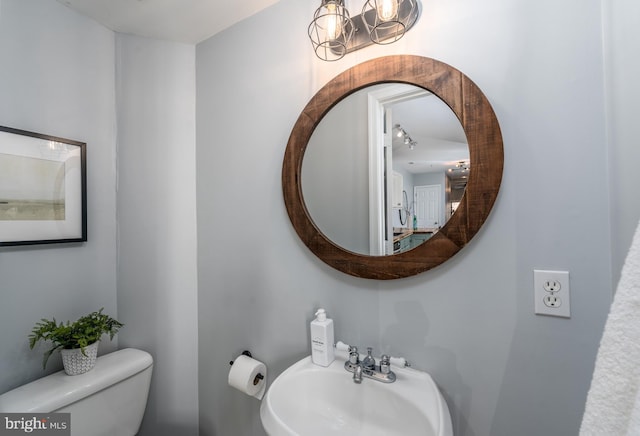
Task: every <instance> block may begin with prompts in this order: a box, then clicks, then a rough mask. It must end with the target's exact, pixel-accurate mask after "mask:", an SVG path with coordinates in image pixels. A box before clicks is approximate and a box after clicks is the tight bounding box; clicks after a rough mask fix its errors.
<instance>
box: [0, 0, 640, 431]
mask: <svg viewBox="0 0 640 436" xmlns="http://www.w3.org/2000/svg"><path fill="white" fill-rule="evenodd" d="M301 3H303V2H297V1H293V0H282V1H281V2H280V3H279V4H277V5H275V6H273V7H272V8H270V9H268V10H266V11H264V12H262V13H260V14H258V15H256V16H254V17H252V18H250V19H248V20H246V21H244V22H242V23H239V24H238V25H236V26H234V27H232V28H230V29H228V30H227V31H225V32H223V33H221V34H219V35H217V36H216V37H214V38H212V39H210V40H208V41H206V42H204V43H202V44H200V45H198V46H197V47H196V55H197V63H196V68H195V71H196V73H197V80H196V86H197V93H195V92H194V91H193V88H194V86H193V71H194V66H193V62H194V58H193V51H192V50H193V48H192V47H186V46H182V45H179V44H177V45H176V44H170V43H168V44H164V43H163V44H156V42H152V41H148V40H140V39H138V38H133V37H131V38H130V37H118V49H117V50H116V47H115V46H116V44H115V41H114V40H115V38H114V34H113V32H110V31H108V30H106V29H104V28H103V27H101V26H99V25H97V24H95V23H93V22H92V21H91V20H88V19H86V18H83V17H80V16H78V15H76V14H75V13H73V12H71V11H70V10H68V9H67V8H65V7H64V6H62V5H61V4H59V3H58V2H54V1H50V0H30V1H28V2H25V1H22V0H0V59H2V61H0V62H1V65H2V68H0V95H2V99H0V124H1V125H6V126H11V127H16V128H21V129H26V130H32V131H37V132H42V133H48V134H54V135H58V136H63V137H67V138H71V139H77V140H81V141H86V142H87V143H88V170H89V171H88V177H89V183H88V189H89V203H88V206H89V242H87V243H86V244H78V245H65V246H50V247H31V248H2V249H0V277H2V285H0V294H1V298H2V300H1V304H0V328H2V329H3V331H5V332H7V333H6V334H4V335H3V336H2V338H1V339H0V345H1V346H0V350H1V351H0V392H4V391H5V390H8V389H10V388H13V387H15V386H18V385H20V384H22V383H24V382H26V381H29V380H33V379H35V378H37V377H40V376H41V375H43V374H46V373H49V372H51V371H53V370H56V369H59V368H60V364H59V363H57V364H50V367H49V369H48V370H47V371H46V372H44V373H43V372H42V371H41V369H40V361H41V354H40V352H39V351H41V350H38V351H30V350H29V349H28V345H27V340H26V336H27V334H28V332H29V330H30V329H31V327H32V326H33V323H34V322H35V321H37V320H38V319H39V318H40V317H43V316H53V315H55V316H56V317H58V318H59V319H73V318H76V317H78V316H80V315H82V314H84V313H86V312H88V311H91V310H94V309H96V308H99V307H103V306H104V307H105V310H106V311H107V312H109V313H115V312H116V298H117V300H118V305H117V308H118V311H117V314H118V317H119V318H122V319H123V321H124V322H126V323H127V325H128V326H135V329H133V328H131V329H128V328H125V329H124V330H123V331H122V333H121V334H120V335H119V339H120V344H119V345H120V346H129V345H132V346H140V347H141V348H145V347H148V348H149V349H152V351H153V352H154V353H155V357H156V375H161V376H162V379H161V380H155V381H154V388H153V390H152V398H151V400H150V406H149V407H150V409H149V413H148V416H147V418H146V420H145V424H144V425H145V430H144V431H145V432H146V434H161V432H162V431H164V430H162V429H161V428H164V429H168V431H169V432H171V430H173V431H174V432H180V433H181V434H196V433H197V430H196V424H195V420H196V418H195V411H196V410H197V409H198V404H197V401H198V400H199V401H200V404H199V410H200V426H201V429H200V434H202V435H203V436H207V435H226V434H234V435H260V434H263V432H262V429H261V425H260V422H259V418H258V408H259V402H258V401H257V400H255V399H252V398H249V397H247V396H244V395H242V394H240V393H239V392H237V391H235V390H233V389H232V388H230V387H228V386H227V383H226V378H227V371H228V361H229V360H230V359H232V358H233V357H235V355H237V354H238V353H240V352H241V351H242V350H243V349H245V348H249V349H251V350H252V351H253V352H254V354H255V356H256V357H258V358H260V359H262V360H264V361H265V362H266V363H267V364H268V366H269V378H270V379H271V380H273V378H274V377H275V376H277V374H279V373H280V372H281V371H282V370H283V369H284V368H286V367H287V366H288V365H290V364H291V363H293V362H294V361H295V360H297V359H299V358H301V357H303V356H305V355H307V354H308V352H309V350H308V347H309V346H308V327H307V326H308V322H309V321H310V320H311V317H312V313H313V311H314V309H315V308H317V307H318V306H320V305H322V306H324V307H326V308H327V310H328V311H329V313H330V314H331V316H333V318H334V319H335V321H336V337H337V338H338V339H342V340H345V341H346V342H350V343H354V344H357V345H360V346H364V345H372V346H374V347H375V348H376V351H377V352H378V353H379V352H382V351H385V352H391V353H392V354H397V355H404V356H406V357H407V358H408V359H409V360H411V361H412V362H413V364H414V366H415V367H417V368H420V369H425V370H428V371H430V372H431V373H432V374H433V375H434V378H435V379H436V381H437V382H438V384H439V385H440V387H441V388H442V390H443V393H444V395H445V397H446V398H447V401H448V403H449V406H450V407H451V410H452V413H453V417H454V423H455V426H456V434H457V435H476V436H482V435H492V436H493V435H498V436H499V435H513V434H518V435H525V436H526V435H532V436H534V435H535V436H537V435H539V434H547V435H562V436H565V435H570V434H576V433H577V429H578V425H579V420H580V416H581V414H582V409H583V407H584V400H585V397H586V391H587V389H588V386H589V380H590V373H591V371H592V367H593V361H594V358H595V352H596V348H597V343H598V341H599V338H600V335H601V330H602V325H603V323H604V318H605V316H606V313H607V310H608V304H609V300H610V297H611V292H612V287H613V284H614V283H615V282H616V281H617V276H618V274H619V269H620V267H621V264H622V262H623V259H624V256H625V254H626V251H627V249H628V245H629V243H630V238H631V234H632V232H633V228H634V227H635V225H636V223H637V220H638V218H639V217H640V205H639V203H638V202H637V201H633V199H634V198H635V197H634V195H633V193H634V191H633V189H634V187H635V186H637V185H638V181H639V180H638V176H637V173H636V171H635V169H634V168H633V167H632V165H631V164H632V163H633V162H636V161H637V160H638V155H637V153H638V151H637V150H638V148H637V147H635V143H636V142H637V140H636V138H637V137H638V133H640V132H638V126H637V123H635V120H634V117H633V115H635V112H636V111H635V105H634V101H637V98H636V97H634V96H638V94H639V92H640V87H638V85H637V84H636V82H635V81H633V80H632V78H633V77H636V76H637V75H638V74H637V72H638V66H639V65H638V61H637V59H636V58H635V57H634V56H630V55H628V53H636V52H637V41H640V35H638V32H640V30H638V29H637V26H635V27H634V26H633V25H632V24H634V23H632V17H635V16H637V14H638V9H637V8H638V6H637V4H636V3H635V2H634V1H633V0H616V1H615V2H614V1H612V0H605V1H604V2H602V4H603V5H604V8H603V11H604V16H603V17H601V11H600V6H601V4H600V2H599V1H595V0H590V1H587V2H584V1H578V0H570V1H567V2H564V3H562V4H558V3H557V2H551V1H543V2H530V1H524V0H521V1H519V2H510V1H507V0H490V1H487V2H482V4H480V3H478V2H470V1H459V2H454V3H452V2H440V3H426V4H425V11H424V13H423V16H422V18H421V20H420V22H419V23H418V24H417V26H416V27H415V28H414V30H412V31H411V33H410V34H408V35H407V36H406V37H405V38H404V39H403V40H402V41H400V42H399V43H397V44H395V45H392V46H388V47H372V48H368V49H365V50H363V51H360V52H357V53H354V54H352V55H349V56H348V57H347V58H345V59H344V60H343V61H341V62H338V63H333V64H326V63H322V62H320V61H318V60H316V59H315V58H314V57H313V54H312V52H311V49H310V45H309V43H308V41H307V40H306V38H305V37H304V35H305V32H306V26H307V22H308V21H309V18H308V17H309V16H310V14H311V13H312V12H313V9H314V8H315V6H316V5H313V4H311V3H309V4H308V5H304V4H301ZM549 11H553V13H550V12H549ZM602 18H603V22H604V24H605V26H604V30H605V32H604V36H605V39H604V57H603V56H601V54H600V53H602V49H603V45H602V39H601V36H602V35H601V27H602V26H601V19H602ZM291 23H294V24H293V25H291ZM488 23H489V24H488ZM540 23H544V26H541V25H540ZM290 25H291V26H290ZM269 34H273V35H274V40H276V41H278V42H279V46H278V50H274V46H273V44H272V43H271V42H270V41H269V40H267V39H266V38H264V35H269ZM291 35H303V36H302V37H295V38H293V37H291ZM116 53H117V56H122V58H121V59H120V61H118V62H116ZM397 53H412V54H420V55H425V56H431V57H434V58H437V59H440V60H443V61H445V62H448V63H450V64H452V65H453V66H455V67H457V68H459V69H461V70H462V71H463V72H465V73H466V74H467V75H468V76H469V77H471V78H472V79H473V80H474V81H475V82H476V83H478V85H479V86H480V87H481V88H482V89H483V91H484V92H485V93H486V95H487V96H488V97H489V99H490V101H491V102H492V104H493V106H494V109H495V110H496V112H497V115H498V119H499V120H500V122H501V126H502V130H503V135H504V142H505V157H506V167H505V173H504V185H503V188H502V190H501V193H500V197H499V199H498V202H497V204H496V206H495V210H494V211H493V213H492V215H491V217H490V219H489V222H488V223H487V225H486V226H485V227H484V228H483V230H482V231H481V232H480V234H479V235H478V236H477V237H476V238H475V239H474V241H473V242H472V243H471V244H470V245H469V246H468V247H466V248H465V249H464V250H463V252H462V253H460V254H459V255H458V256H456V258H454V259H453V260H452V261H450V262H448V263H446V264H445V265H443V266H441V267H439V268H437V269H436V270H434V271H431V272H427V273H424V274H422V275H419V276H416V277H413V278H408V279H403V280H398V281H393V282H375V281H368V280H360V279H355V278H352V277H349V276H346V275H344V274H342V273H339V272H337V271H334V270H332V269H330V268H329V267H327V266H325V265H324V264H323V263H322V262H320V261H319V260H317V259H316V258H315V257H314V256H313V255H311V254H310V252H309V251H308V250H307V249H306V247H304V246H303V245H302V244H301V243H300V242H299V240H298V239H297V237H296V235H295V232H294V231H293V229H292V227H291V225H290V223H289V221H288V218H287V215H286V212H285V210H284V205H283V204H282V194H281V189H280V169H281V168H280V165H281V162H282V156H283V153H284V147H285V144H286V141H287V138H288V136H289V133H290V130H291V127H292V126H293V123H294V122H295V119H296V118H297V116H298V114H299V112H300V110H301V109H302V108H303V107H304V105H305V104H306V102H307V101H308V100H309V98H310V97H311V96H312V95H313V94H314V93H315V91H317V89H319V87H320V86H322V85H323V84H324V83H326V81H328V80H329V79H330V78H332V77H333V76H335V75H336V74H338V73H339V72H341V71H343V70H344V69H346V68H348V67H349V66H352V65H355V64H357V63H359V62H361V61H364V60H366V59H369V58H373V57H377V56H381V55H386V54H397ZM137 56H140V59H137V58H136V57H137ZM165 61H166V62H165ZM116 64H117V65H118V79H117V80H116V77H115V74H114V72H115V68H114V65H116ZM603 70H604V72H605V73H606V75H604V76H603V74H602V71H603ZM116 83H118V84H119V90H120V91H119V101H118V104H116V97H115V94H116V90H115V88H116V86H115V85H116ZM605 85H606V93H605V92H604V88H605ZM128 86H130V88H127V87H128ZM188 88H191V91H189V89H188ZM124 89H130V92H129V93H127V94H126V95H123V93H122V91H123V90H124ZM196 94H197V106H196V110H197V112H196V113H197V121H198V126H197V130H195V131H196V133H197V157H198V161H197V165H196V169H197V188H194V186H193V172H192V170H193V161H192V156H193V152H194V149H193V138H189V134H190V132H191V134H193V132H194V126H193V117H194V111H193V107H192V105H193V98H194V95H196ZM604 95H606V96H607V99H606V100H605V97H604ZM138 104H139V105H140V106H137V105H138ZM138 107H141V108H142V109H144V111H151V112H152V113H151V114H149V113H146V112H140V111H137V110H136V108H138ZM605 108H606V112H605ZM116 113H118V120H117V124H118V126H119V130H120V131H119V134H118V140H117V141H118V143H119V145H118V153H119V158H118V168H119V170H118V172H119V173H120V174H119V177H120V183H119V185H120V188H119V191H118V197H119V199H118V203H117V207H118V209H119V212H118V232H119V235H117V233H116ZM605 115H606V116H605ZM605 120H607V122H608V124H607V125H606V126H607V127H608V136H607V137H605ZM165 124H166V125H165ZM233 128H235V129H237V131H239V132H242V134H243V135H244V136H243V137H244V138H245V139H246V141H245V142H244V143H243V144H242V146H238V145H237V141H235V139H236V138H237V136H236V135H235V134H234V133H233V132H232V129H233ZM156 129H157V132H156V131H155V130H156ZM176 137H178V138H180V139H179V140H175V138H176ZM182 140H184V142H183V141H182ZM607 140H608V141H609V147H607V146H606V144H607ZM178 142H179V143H178ZM232 144H233V145H232ZM169 160H175V165H174V164H173V163H172V164H171V165H170V164H169ZM240 170H242V171H240ZM189 173H190V174H191V176H189ZM248 174H250V175H251V177H247V175H248ZM607 174H608V175H607ZM155 184H157V186H155ZM125 187H126V190H124V189H125ZM123 190H124V191H123ZM177 192H179V193H180V194H179V195H178V193H177ZM194 194H197V200H198V219H199V221H198V222H199V227H198V232H199V233H198V241H197V242H198V255H199V261H198V267H199V268H198V279H199V284H198V293H197V296H196V295H195V293H194V289H195V286H196V285H195V278H194V275H195V272H194V267H193V266H194V264H195V259H194V254H193V249H194V245H195V241H194V234H193V232H192V231H191V230H192V229H193V226H194V217H193V216H192V212H193V205H194V199H193V195H194ZM140 197H142V199H141V198H140ZM164 198H170V199H172V201H178V202H179V204H180V205H182V206H184V207H185V209H184V210H182V211H176V210H174V211H170V212H169V213H168V214H167V215H165V212H166V211H165V210H163V206H162V204H161V203H160V199H164ZM567 199H570V200H567ZM629 199H631V200H629ZM140 203H142V204H144V205H145V206H148V207H150V209H143V208H141V207H139V208H136V207H137V206H139V205H140ZM609 204H610V205H611V208H610V210H611V212H609ZM159 216H161V217H159ZM149 217H152V219H150V218H149ZM256 223H259V224H260V225H259V226H258V225H255V224H256ZM609 223H610V225H608V224H609ZM138 233H139V234H138ZM609 233H611V235H609ZM116 239H119V241H120V247H119V249H117V247H116ZM136 243H137V244H139V245H140V246H136V245H135V244H136ZM118 252H119V259H118V262H119V267H118V266H117V264H116V261H117V259H116V257H117V253H118ZM117 268H119V269H117ZM533 268H558V269H568V270H570V271H571V284H572V290H573V294H572V300H573V301H572V314H573V316H572V318H571V319H570V320H563V319H555V318H545V317H537V316H535V315H533V313H532V312H533V301H532V291H531V286H532V278H531V275H532V274H531V270H532V269H533ZM196 302H197V304H198V309H197V313H196V308H195V305H196ZM196 317H197V330H198V331H197V332H196V326H195V323H196ZM133 330H135V332H134V331H133ZM14 332H17V333H14ZM20 332H22V333H20ZM196 334H198V336H199V339H198V344H197V346H198V351H199V353H198V354H199V365H196V364H194V363H188V364H187V370H185V371H184V372H180V371H179V370H178V369H179V367H180V365H181V364H182V363H181V362H182V361H181V360H180V356H178V357H174V356H173V355H169V353H168V350H170V349H179V350H181V351H182V352H183V354H184V355H185V356H187V358H192V357H194V356H195V354H196V352H195V344H194V342H193V341H194V340H195V336H196ZM185 335H186V336H185ZM165 344H167V346H164V345H165ZM115 345H116V343H115V342H114V343H103V344H102V345H101V347H102V348H101V353H103V352H106V351H109V350H111V349H114V347H115ZM52 363H53V362H52ZM197 366H198V368H197V369H196V367H197ZM196 370H199V374H200V375H199V377H198V380H197V382H199V383H198V384H199V386H196V380H195V379H194V378H195V371H196ZM189 371H190V372H189ZM196 390H197V392H198V397H199V398H195V395H196ZM163 414H166V415H164V416H162V415H163Z"/></svg>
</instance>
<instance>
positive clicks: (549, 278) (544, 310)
mask: <svg viewBox="0 0 640 436" xmlns="http://www.w3.org/2000/svg"><path fill="white" fill-rule="evenodd" d="M550 282H551V283H554V286H551V288H550V287H549V285H548V284H549V283H550ZM558 285H559V290H558V291H557V292H550V291H549V289H557V287H558ZM569 290H570V287H569V272H568V271H549V270H537V269H535V270H533V296H534V301H535V303H534V308H535V313H536V314H538V315H549V316H559V317H562V318H571V299H570V297H571V295H570V292H569ZM549 297H554V301H555V302H556V304H555V305H553V304H552V305H548V304H545V299H547V300H548V298H549Z"/></svg>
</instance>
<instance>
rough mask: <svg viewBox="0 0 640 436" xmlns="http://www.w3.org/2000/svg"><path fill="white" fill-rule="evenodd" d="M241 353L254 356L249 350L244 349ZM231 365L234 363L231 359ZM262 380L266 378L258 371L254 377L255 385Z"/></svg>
mask: <svg viewBox="0 0 640 436" xmlns="http://www.w3.org/2000/svg"><path fill="white" fill-rule="evenodd" d="M240 355H242V356H247V357H251V358H253V356H252V355H251V351H249V350H244V351H243V352H242V353H240ZM229 365H233V360H230V361H229ZM260 380H264V375H262V374H260V373H258V374H257V375H256V376H255V377H254V379H253V385H254V386H256V385H257V384H258V383H260Z"/></svg>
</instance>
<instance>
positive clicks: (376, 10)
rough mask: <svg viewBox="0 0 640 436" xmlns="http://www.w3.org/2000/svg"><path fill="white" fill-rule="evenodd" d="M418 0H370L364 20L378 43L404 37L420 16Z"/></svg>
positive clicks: (372, 38) (364, 12)
mask: <svg viewBox="0 0 640 436" xmlns="http://www.w3.org/2000/svg"><path fill="white" fill-rule="evenodd" d="M417 2H418V0H368V1H367V2H366V3H365V4H364V7H363V8H362V21H363V22H364V25H365V26H366V29H367V32H368V33H369V38H371V41H372V42H374V43H376V44H391V43H394V42H396V41H397V40H399V39H400V38H402V36H403V35H404V34H405V32H406V31H407V30H409V27H411V26H412V25H413V24H414V23H415V21H416V19H417V18H418V3H417Z"/></svg>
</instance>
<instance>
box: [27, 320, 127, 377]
mask: <svg viewBox="0 0 640 436" xmlns="http://www.w3.org/2000/svg"><path fill="white" fill-rule="evenodd" d="M103 310H104V308H102V309H100V310H99V311H97V312H93V313H90V314H89V315H86V316H83V317H82V318H79V319H78V320H77V321H75V322H73V323H72V322H70V321H67V323H66V324H64V323H62V322H61V323H60V324H57V323H56V319H55V318H53V319H51V320H48V319H44V318H43V319H41V320H40V322H37V323H36V325H35V327H33V329H32V330H31V334H30V335H29V347H30V348H31V349H33V347H35V345H36V343H38V341H40V340H43V341H49V342H51V343H52V344H53V347H52V348H51V349H49V350H47V351H46V352H45V353H44V358H43V359H42V368H43V369H44V368H45V367H46V366H47V361H48V360H49V357H50V356H51V354H53V352H54V351H56V350H58V349H61V348H65V349H72V348H80V350H81V351H82V354H84V355H85V356H86V353H85V351H84V348H85V347H86V346H88V345H91V344H93V343H94V342H96V341H98V340H100V338H101V337H102V335H103V334H105V333H108V334H109V337H110V339H113V337H114V336H115V334H116V333H118V330H120V327H122V326H123V325H124V324H122V323H121V322H118V321H116V320H115V319H113V318H111V317H110V316H109V315H105V314H104V313H102V311H103Z"/></svg>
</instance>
